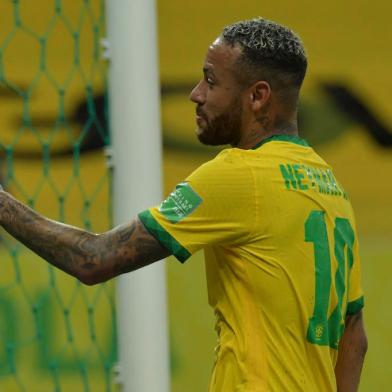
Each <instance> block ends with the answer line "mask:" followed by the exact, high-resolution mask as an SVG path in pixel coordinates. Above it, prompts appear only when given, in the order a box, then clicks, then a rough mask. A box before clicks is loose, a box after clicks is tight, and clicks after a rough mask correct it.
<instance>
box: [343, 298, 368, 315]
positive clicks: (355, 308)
mask: <svg viewBox="0 0 392 392" xmlns="http://www.w3.org/2000/svg"><path fill="white" fill-rule="evenodd" d="M364 303H365V302H364V298H363V296H362V297H360V298H358V299H357V300H355V301H352V302H349V303H348V304H347V314H348V315H349V314H350V315H351V314H356V313H358V312H359V311H360V310H361V309H362V308H363V306H364Z"/></svg>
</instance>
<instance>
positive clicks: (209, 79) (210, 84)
mask: <svg viewBox="0 0 392 392" xmlns="http://www.w3.org/2000/svg"><path fill="white" fill-rule="evenodd" d="M206 82H207V84H208V85H209V86H213V85H214V80H213V79H212V78H209V77H207V78H206Z"/></svg>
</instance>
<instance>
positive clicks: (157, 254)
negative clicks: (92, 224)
mask: <svg viewBox="0 0 392 392" xmlns="http://www.w3.org/2000/svg"><path fill="white" fill-rule="evenodd" d="M0 224H1V225H2V226H3V227H4V229H5V230H7V231H8V233H10V234H11V235H12V236H13V237H15V238H16V239H18V240H19V241H20V242H22V243H23V244H24V245H26V246H27V247H28V248H30V249H31V250H32V251H33V252H35V253H37V254H38V255H39V256H41V257H43V258H44V259H45V260H46V261H48V262H49V263H50V264H52V265H54V266H55V267H57V268H60V269H61V270H63V271H64V272H66V273H68V274H70V275H72V276H75V277H76V278H78V279H79V280H80V281H82V282H83V283H85V284H88V285H92V284H95V283H100V282H103V281H106V280H108V279H110V278H113V277H115V276H117V275H119V274H122V273H125V272H130V271H133V270H135V269H138V268H141V267H143V266H145V265H148V264H151V263H153V262H155V261H158V260H161V259H163V258H165V257H166V256H169V255H170V252H169V251H168V250H167V249H165V248H163V247H162V246H161V245H160V243H159V242H158V241H157V240H156V239H155V237H153V236H152V235H151V234H150V233H149V232H148V231H147V230H146V229H145V227H144V226H143V224H142V223H141V222H140V221H139V220H138V219H137V218H136V219H134V220H133V221H131V222H130V223H128V224H124V225H121V226H118V227H116V228H114V229H112V230H110V231H108V232H106V233H103V234H93V233H90V232H87V231H84V230H81V229H78V228H76V227H72V226H69V225H65V224H62V223H59V222H55V221H52V220H50V219H47V218H45V217H43V216H41V215H39V214H38V213H36V212H35V211H33V210H32V209H30V208H29V207H27V206H25V205H24V204H22V203H20V202H19V201H17V200H16V199H14V198H13V197H12V196H11V195H10V194H8V193H6V192H3V191H0Z"/></svg>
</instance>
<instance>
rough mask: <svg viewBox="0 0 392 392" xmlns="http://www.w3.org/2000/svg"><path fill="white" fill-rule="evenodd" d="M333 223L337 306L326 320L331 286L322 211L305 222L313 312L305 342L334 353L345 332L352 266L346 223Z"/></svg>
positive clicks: (350, 232) (350, 231)
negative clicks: (311, 268) (311, 261)
mask: <svg viewBox="0 0 392 392" xmlns="http://www.w3.org/2000/svg"><path fill="white" fill-rule="evenodd" d="M334 223H335V227H334V258H335V259H336V261H337V266H338V267H337V270H336V274H335V277H334V286H335V290H336V295H337V305H336V307H335V308H334V310H333V311H332V313H331V314H330V316H329V317H328V309H329V303H330V298H331V292H332V283H333V282H332V276H331V275H332V273H331V255H330V247H329V241H328V233H327V225H326V219H325V213H324V211H312V212H311V213H310V214H309V216H308V219H307V220H306V222H305V241H306V242H312V243H313V247H314V264H315V298H314V309H313V315H312V317H311V318H310V319H309V324H308V330H307V339H308V341H309V342H310V343H313V344H318V345H321V346H330V347H332V348H334V349H337V348H338V345H339V339H340V337H341V336H342V334H343V331H344V318H343V317H342V309H343V299H344V295H345V293H346V290H347V289H348V282H349V275H350V270H351V267H352V265H353V244H354V231H353V229H352V227H351V225H350V222H349V221H348V219H345V218H336V219H335V222H334ZM346 267H348V268H347V269H348V271H347V274H346ZM344 308H346V307H345V306H344Z"/></svg>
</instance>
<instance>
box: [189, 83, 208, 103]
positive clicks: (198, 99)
mask: <svg viewBox="0 0 392 392" xmlns="http://www.w3.org/2000/svg"><path fill="white" fill-rule="evenodd" d="M202 84H203V81H202V80H201V81H200V82H199V83H198V84H197V85H196V86H195V87H194V89H193V90H192V91H191V93H190V95H189V99H190V100H191V101H192V102H194V103H197V104H199V105H202V104H203V103H204V102H205V94H204V92H203V86H202Z"/></svg>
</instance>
